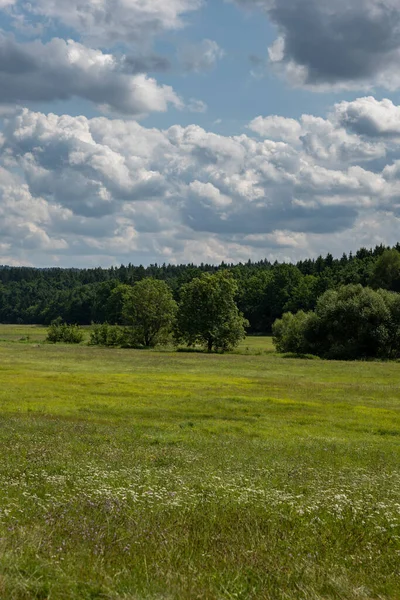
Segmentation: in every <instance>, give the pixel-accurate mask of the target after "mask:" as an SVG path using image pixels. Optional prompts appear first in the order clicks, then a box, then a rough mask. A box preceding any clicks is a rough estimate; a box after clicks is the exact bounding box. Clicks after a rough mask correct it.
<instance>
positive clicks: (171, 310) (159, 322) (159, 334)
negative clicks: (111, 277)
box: [122, 278, 177, 348]
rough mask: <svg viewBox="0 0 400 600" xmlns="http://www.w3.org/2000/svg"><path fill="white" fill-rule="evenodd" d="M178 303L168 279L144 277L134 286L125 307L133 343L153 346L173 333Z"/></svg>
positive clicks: (123, 312)
mask: <svg viewBox="0 0 400 600" xmlns="http://www.w3.org/2000/svg"><path fill="white" fill-rule="evenodd" d="M176 312H177V305H176V302H175V300H174V299H173V296H172V292H171V290H170V288H169V287H168V285H167V284H166V283H165V281H159V280H157V279H152V278H148V279H143V280H142V281H138V282H137V283H135V285H134V286H133V287H132V291H131V292H130V293H129V295H127V296H126V298H125V302H124V305H123V309H122V314H123V319H124V321H125V322H126V324H128V325H129V326H130V327H131V336H132V342H133V343H134V344H137V345H140V346H145V347H146V348H152V347H154V346H157V345H158V344H163V343H165V342H167V341H168V339H169V337H170V336H171V333H172V330H173V326H174V323H175V317H176Z"/></svg>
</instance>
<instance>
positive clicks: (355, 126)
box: [335, 96, 400, 138]
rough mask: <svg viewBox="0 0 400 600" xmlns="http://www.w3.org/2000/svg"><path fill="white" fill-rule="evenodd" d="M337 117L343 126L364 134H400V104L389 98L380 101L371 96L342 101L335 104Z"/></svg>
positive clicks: (388, 135)
mask: <svg viewBox="0 0 400 600" xmlns="http://www.w3.org/2000/svg"><path fill="white" fill-rule="evenodd" d="M335 117H336V118H337V120H338V122H339V123H340V124H341V125H342V126H343V127H345V128H346V129H349V130H351V131H354V132H355V133H358V134H360V135H363V136H369V137H372V138H374V137H399V136H400V106H396V105H395V104H393V102H392V101H391V100H388V99H387V98H386V99H384V100H381V101H378V100H376V99H375V98H374V97H373V96H369V97H367V98H358V99H357V100H354V101H353V102H341V103H340V104H337V105H336V106H335Z"/></svg>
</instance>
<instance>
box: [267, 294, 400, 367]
mask: <svg viewBox="0 0 400 600" xmlns="http://www.w3.org/2000/svg"><path fill="white" fill-rule="evenodd" d="M273 332H274V343H275V346H276V348H277V350H278V351H279V352H291V353H296V354H314V355H317V356H320V357H323V358H333V359H343V360H354V359H357V358H396V357H398V356H400V337H399V334H400V295H399V294H395V293H392V292H387V291H384V290H379V291H374V290H372V289H370V288H363V287H362V286H361V285H348V286H342V287H340V288H339V289H337V290H329V291H327V292H326V293H325V294H323V295H322V296H321V298H320V299H319V300H318V303H317V306H316V309H315V312H313V313H312V312H311V313H304V312H301V311H300V312H299V313H297V314H296V315H293V314H291V313H286V314H285V315H283V317H282V319H279V320H277V321H276V322H275V324H274V330H273Z"/></svg>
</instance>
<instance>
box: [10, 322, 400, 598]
mask: <svg viewBox="0 0 400 600" xmlns="http://www.w3.org/2000/svg"><path fill="white" fill-rule="evenodd" d="M28 335H29V336H30V338H29V339H28V340H26V336H28ZM44 337H45V330H43V329H41V328H27V327H26V326H18V327H17V326H0V339H1V340H5V341H2V342H1V343H0V411H1V412H0V438H1V440H0V450H1V461H0V598H1V599H2V600H3V599H4V600H8V599H10V600H22V599H23V600H28V599H29V600H30V599H34V598H35V599H41V600H50V599H51V600H86V599H87V600H89V599H97V598H102V599H108V600H117V599H118V600H142V599H151V600H156V599H157V600H161V599H163V600H164V599H165V600H167V599H168V600H169V599H171V600H172V599H174V600H175V599H177V600H178V599H179V600H195V599H206V600H208V599H210V600H211V599H233V598H234V599H243V600H244V599H246V600H247V599H255V600H258V599H260V600H263V599H268V600H292V599H293V600H317V599H318V600H328V599H341V600H348V599H349V600H351V599H354V600H356V599H357V600H359V599H362V600H365V599H369V600H378V599H387V598H390V599H394V600H398V599H399V598H400V414H399V412H400V364H399V363H373V362H368V363H361V362H360V363H342V362H326V361H321V360H315V361H307V360H293V359H285V358H281V357H279V356H277V355H276V354H275V353H274V352H273V347H272V344H271V340H269V339H267V338H252V339H248V340H246V341H245V342H244V343H243V344H242V346H241V348H240V351H239V353H237V354H226V355H207V354H185V353H172V352H165V351H164V352H146V351H134V350H113V349H102V348H98V347H88V346H85V345H81V346H77V347H69V346H63V345H55V346H54V345H48V344H42V343H41V341H43V339H44ZM21 338H25V340H24V341H19V342H18V340H21Z"/></svg>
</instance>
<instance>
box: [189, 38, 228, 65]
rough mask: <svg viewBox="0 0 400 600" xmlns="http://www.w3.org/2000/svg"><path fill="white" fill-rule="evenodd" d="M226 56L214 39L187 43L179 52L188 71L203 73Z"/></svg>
mask: <svg viewBox="0 0 400 600" xmlns="http://www.w3.org/2000/svg"><path fill="white" fill-rule="evenodd" d="M224 56H225V52H224V50H222V48H220V47H219V45H218V44H217V42H216V41H214V40H208V39H206V40H203V41H201V42H199V43H197V44H196V43H187V44H185V45H184V46H182V47H181V48H180V50H179V52H178V57H179V60H180V62H181V63H182V64H183V67H184V69H185V70H186V71H193V72H195V73H201V72H203V71H209V70H211V69H213V68H214V67H215V65H216V63H217V62H218V61H219V60H221V58H223V57H224Z"/></svg>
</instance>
